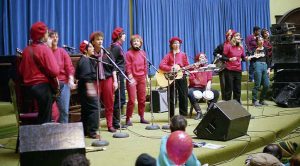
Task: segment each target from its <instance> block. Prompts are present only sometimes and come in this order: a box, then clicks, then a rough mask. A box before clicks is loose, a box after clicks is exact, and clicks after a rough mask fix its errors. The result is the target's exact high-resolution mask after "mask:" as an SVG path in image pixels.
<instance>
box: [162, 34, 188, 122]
mask: <svg viewBox="0 0 300 166" xmlns="http://www.w3.org/2000/svg"><path fill="white" fill-rule="evenodd" d="M169 43H170V49H171V50H170V52H169V53H167V54H166V55H165V56H164V58H163V59H162V61H161V62H160V65H159V69H160V70H162V71H164V72H167V73H170V72H177V71H179V69H180V68H183V67H185V66H188V65H189V62H188V59H187V55H186V53H184V52H182V51H181V50H180V45H181V44H182V40H181V39H180V38H179V37H172V38H171V39H170V40H169ZM174 88H175V89H176V91H177V92H178V96H179V113H180V115H183V116H187V109H188V98H187V93H188V88H187V79H186V74H184V75H183V77H182V78H180V79H176V80H175V86H174V83H172V84H171V85H170V88H169V89H170V117H173V116H174V111H175V101H174V100H173V99H174V95H175V96H176V94H174Z"/></svg>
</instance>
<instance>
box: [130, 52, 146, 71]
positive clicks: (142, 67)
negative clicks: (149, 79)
mask: <svg viewBox="0 0 300 166" xmlns="http://www.w3.org/2000/svg"><path fill="white" fill-rule="evenodd" d="M145 57H146V52H145V51H143V50H139V51H137V50H133V49H131V50H128V51H127V53H126V73H127V75H130V74H132V76H133V77H142V76H143V77H146V76H147V60H146V59H145Z"/></svg>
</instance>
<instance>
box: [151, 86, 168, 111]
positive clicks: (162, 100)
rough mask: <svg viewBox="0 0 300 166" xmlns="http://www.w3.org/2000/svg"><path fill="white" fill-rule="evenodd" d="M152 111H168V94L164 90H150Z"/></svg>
mask: <svg viewBox="0 0 300 166" xmlns="http://www.w3.org/2000/svg"><path fill="white" fill-rule="evenodd" d="M152 107H153V112H156V113H161V112H167V111H168V94H167V91H166V90H152Z"/></svg>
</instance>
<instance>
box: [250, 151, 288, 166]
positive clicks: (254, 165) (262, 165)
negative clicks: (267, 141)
mask: <svg viewBox="0 0 300 166" xmlns="http://www.w3.org/2000/svg"><path fill="white" fill-rule="evenodd" d="M246 165H247V166H282V163H281V162H280V161H279V160H278V159H277V158H276V157H274V156H273V155H271V154H268V153H256V154H252V155H249V156H248V159H247V160H246Z"/></svg>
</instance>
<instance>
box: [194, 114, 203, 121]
mask: <svg viewBox="0 0 300 166" xmlns="http://www.w3.org/2000/svg"><path fill="white" fill-rule="evenodd" d="M202 118H203V114H202V112H197V115H196V117H195V118H194V119H195V120H199V119H202Z"/></svg>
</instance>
